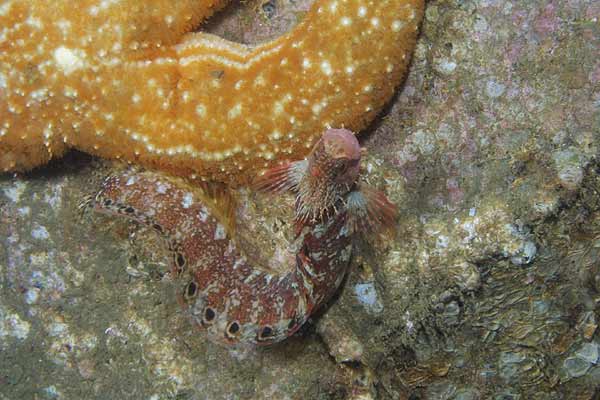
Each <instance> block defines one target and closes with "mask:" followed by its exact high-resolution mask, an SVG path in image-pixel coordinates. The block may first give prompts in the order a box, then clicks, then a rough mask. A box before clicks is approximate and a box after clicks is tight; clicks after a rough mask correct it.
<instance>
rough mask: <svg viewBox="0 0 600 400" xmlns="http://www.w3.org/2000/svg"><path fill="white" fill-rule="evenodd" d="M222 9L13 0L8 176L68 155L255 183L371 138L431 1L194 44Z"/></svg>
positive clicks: (324, 4)
mask: <svg viewBox="0 0 600 400" xmlns="http://www.w3.org/2000/svg"><path fill="white" fill-rule="evenodd" d="M223 3H224V1H222V0H221V1H218V0H195V1H192V0H153V1H143V2H142V1H137V0H121V1H116V0H102V1H100V0H80V1H78V2H76V3H74V2H72V1H67V0H50V1H48V0H45V1H41V0H28V1H17V0H0V171H19V170H27V169H30V168H33V167H35V166H38V165H41V164H44V163H46V162H47V161H49V160H50V159H52V158H55V157H58V156H61V155H62V154H63V153H64V152H65V151H66V150H67V149H69V148H76V149H79V150H81V151H84V152H88V153H91V154H95V155H98V156H101V157H106V158H112V159H124V160H127V161H129V162H133V163H138V164H142V165H145V166H149V167H153V168H159V169H162V170H165V171H168V172H170V173H174V174H178V175H184V176H190V175H197V176H199V177H202V178H206V179H212V180H221V181H226V182H230V183H235V182H237V183H243V182H247V181H248V180H249V179H250V178H251V177H253V176H255V174H256V171H257V170H259V169H263V168H266V167H272V166H273V165H274V164H275V163H277V162H279V161H281V160H283V159H297V158H299V157H303V156H305V155H306V154H307V153H308V152H309V150H310V148H311V147H312V145H313V144H314V142H315V141H316V140H317V138H318V137H319V136H320V133H321V132H322V131H323V129H324V128H325V127H330V126H333V127H342V126H343V127H346V128H349V129H352V130H354V131H358V130H360V129H362V128H364V127H365V126H366V125H367V124H368V123H369V122H370V121H371V120H372V119H373V118H374V116H375V115H376V113H377V112H378V111H379V110H380V109H381V107H382V105H383V104H384V103H385V102H386V101H387V100H388V99H389V98H390V97H391V95H392V93H393V92H394V89H395V88H396V87H397V86H398V84H399V83H400V81H401V79H402V77H403V76H404V73H405V71H406V67H407V64H408V62H409V58H410V54H411V51H412V49H413V47H414V43H415V37H416V34H417V30H418V24H419V21H420V20H421V17H422V11H423V3H424V2H423V0H315V1H314V3H313V5H312V6H311V8H310V10H309V11H308V12H307V14H306V15H305V17H304V18H303V20H302V21H301V22H300V23H299V24H298V25H297V26H296V27H295V28H294V29H292V30H291V31H290V32H289V33H287V34H285V35H283V36H281V37H279V38H277V39H275V40H273V41H271V42H267V43H264V44H261V45H258V46H253V47H252V46H246V45H242V44H238V43H233V42H229V41H226V40H224V39H222V38H219V37H217V36H214V35H210V34H207V33H203V32H192V30H193V29H195V28H197V26H198V24H200V23H201V22H202V21H203V20H204V19H205V18H207V17H208V16H210V15H211V14H212V13H213V12H214V11H215V10H217V9H219V8H220V7H222V6H223Z"/></svg>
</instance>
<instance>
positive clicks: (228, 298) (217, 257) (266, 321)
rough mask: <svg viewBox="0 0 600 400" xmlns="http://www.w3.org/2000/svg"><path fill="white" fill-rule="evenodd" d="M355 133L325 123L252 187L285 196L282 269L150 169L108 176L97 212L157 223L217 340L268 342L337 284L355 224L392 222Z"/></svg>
mask: <svg viewBox="0 0 600 400" xmlns="http://www.w3.org/2000/svg"><path fill="white" fill-rule="evenodd" d="M360 159H361V149H360V146H359V144H358V141H357V140H356V138H355V136H354V134H353V133H352V132H350V131H348V130H345V129H329V130H327V131H326V132H325V133H324V134H323V136H322V137H321V138H320V139H319V140H318V141H317V143H316V144H315V146H314V147H313V149H312V151H311V153H310V154H309V156H308V157H307V158H306V159H305V160H301V161H296V162H291V163H288V164H284V165H281V166H279V167H276V168H274V169H271V170H269V171H267V172H266V173H265V174H264V175H262V176H260V177H259V178H257V179H256V181H255V184H254V188H255V189H258V190H262V191H267V192H272V193H283V192H291V193H293V194H295V196H296V202H295V218H296V220H295V228H296V231H295V235H296V240H295V241H294V243H295V254H294V255H293V257H291V258H290V259H289V260H288V259H286V260H288V261H290V263H291V265H284V266H282V268H280V270H281V271H283V272H273V270H272V269H269V268H264V267H261V266H260V265H255V263H254V260H256V259H260V257H256V256H255V254H252V253H256V252H257V251H260V250H259V249H258V250H257V249H256V248H255V247H254V248H248V247H244V246H243V244H242V241H239V240H237V239H236V234H235V232H233V231H232V230H229V229H227V227H226V225H227V224H225V223H224V222H223V221H222V215H220V214H219V211H218V210H215V209H214V204H213V203H212V202H211V200H210V198H209V197H208V196H207V195H206V194H204V193H201V192H200V191H199V190H198V189H197V188H195V187H192V186H190V185H189V184H186V183H185V182H184V181H182V180H179V179H175V178H170V177H167V176H164V175H158V174H156V173H153V172H141V173H132V172H125V173H124V174H122V175H120V176H111V177H109V178H107V179H106V181H105V182H104V184H103V185H102V188H101V190H100V192H99V193H98V194H97V195H96V196H95V197H94V199H93V200H92V201H91V206H92V208H93V209H94V210H96V211H99V212H102V213H107V214H113V215H122V216H126V217H128V218H130V219H133V220H135V221H138V222H140V223H142V224H145V225H147V226H150V227H152V228H154V230H155V231H156V232H157V233H158V234H159V235H161V237H163V238H164V240H165V242H166V243H167V246H168V248H169V251H170V253H171V265H172V271H173V274H174V275H175V276H178V277H180V278H181V279H186V280H187V284H186V285H185V288H184V290H183V294H182V299H183V302H182V304H184V308H185V310H186V312H187V313H188V314H189V316H190V318H191V320H192V322H193V323H194V324H195V325H197V326H198V327H201V328H203V329H205V330H206V332H207V335H208V338H209V339H211V340H212V341H214V342H218V343H221V344H229V345H231V344H258V345H265V344H272V343H276V342H279V341H282V340H284V339H285V338H287V337H289V336H291V335H292V334H294V333H295V332H296V331H298V329H299V328H300V327H301V326H302V325H303V324H304V323H305V322H306V321H307V319H308V318H309V317H310V316H311V315H312V314H313V313H314V312H315V311H316V310H317V309H319V307H320V306H322V305H323V304H324V303H326V302H327V301H328V300H329V299H330V298H331V297H332V295H333V294H334V293H335V292H336V290H337V288H338V287H339V286H340V284H341V282H342V281H343V279H344V276H345V274H346V272H347V269H348V265H349V261H350V256H351V252H352V236H353V234H354V233H356V232H357V231H358V230H362V231H369V230H370V229H371V230H377V228H378V227H379V226H383V227H385V226H389V225H390V224H392V223H393V221H394V218H395V216H396V208H395V206H394V205H393V204H392V203H391V202H390V201H389V200H388V199H387V198H386V197H385V195H384V194H383V193H381V192H378V191H376V190H374V189H372V188H370V187H368V186H367V185H365V184H364V183H362V182H360V180H359V178H360Z"/></svg>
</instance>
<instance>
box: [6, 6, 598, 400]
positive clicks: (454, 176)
mask: <svg viewBox="0 0 600 400" xmlns="http://www.w3.org/2000/svg"><path fill="white" fill-rule="evenodd" d="M309 4H310V1H291V0H280V1H274V0H269V1H250V2H244V4H243V5H237V6H233V7H231V8H230V9H229V10H226V11H225V13H224V14H223V15H221V16H219V17H217V18H215V20H214V21H212V22H211V23H210V24H209V25H210V28H211V30H212V31H213V32H215V33H217V34H220V35H222V36H226V37H228V38H230V39H234V40H238V41H243V42H260V41H261V40H265V39H267V38H270V37H273V36H276V35H278V34H279V33H280V32H282V31H285V30H287V29H289V28H290V26H291V25H293V24H294V23H296V22H297V20H298V19H300V18H302V13H303V11H304V10H306V8H307V7H308V5H309ZM361 140H362V142H363V144H364V146H365V147H366V148H367V149H368V156H367V160H366V164H365V167H366V170H367V171H368V179H369V181H370V182H372V183H373V184H375V185H378V186H379V187H380V188H385V190H386V191H387V193H388V194H389V196H390V197H391V198H392V199H393V200H394V201H395V202H396V203H397V204H398V206H399V209H400V217H399V219H398V227H397V230H396V232H395V235H394V237H393V238H386V239H383V240H377V239H374V238H366V240H363V241H362V242H361V243H359V244H358V246H357V251H356V256H355V259H354V265H353V272H352V274H351V275H350V276H349V277H348V279H347V282H346V284H345V288H344V290H343V291H342V292H341V293H340V296H339V298H338V299H336V301H335V302H333V304H332V306H331V307H330V308H329V309H328V310H327V312H326V313H325V315H323V316H321V318H320V319H316V320H315V324H316V325H317V328H316V329H315V326H314V325H312V326H307V327H306V329H304V330H303V332H302V335H299V336H298V337H294V338H292V339H290V340H289V341H287V342H285V343H284V344H282V345H280V346H276V347H272V348H268V349H257V350H244V351H242V350H231V349H223V348H220V347H217V346H215V345H213V344H211V343H210V342H207V341H206V340H205V339H204V338H203V336H202V334H201V333H199V332H195V331H193V330H192V328H191V326H190V324H189V323H188V321H187V320H186V319H185V318H184V317H183V316H182V315H181V314H180V308H179V306H178V304H177V300H176V295H175V294H176V291H177V290H178V287H177V284H176V283H174V282H172V281H171V280H170V278H169V276H168V274H165V272H166V270H167V269H166V265H165V259H164V258H163V254H162V252H161V246H160V243H158V241H157V240H156V238H155V237H154V236H153V235H152V233H151V232H149V231H147V230H144V229H142V228H139V227H138V226H136V225H135V224H132V223H129V222H127V221H118V220H112V219H108V218H105V217H99V216H89V215H83V216H82V215H80V213H79V210H78V204H79V203H80V202H81V201H82V200H83V199H84V198H85V196H86V195H88V194H90V193H91V192H93V191H94V188H95V187H97V186H98V183H99V182H100V180H101V179H102V177H103V176H105V175H107V174H108V173H110V170H111V168H113V166H112V165H111V164H110V163H107V162H104V161H100V160H96V159H91V158H89V157H87V156H83V155H81V154H71V155H69V156H68V157H66V158H65V159H64V160H61V161H60V162H56V163H54V164H52V165H51V166H48V167H46V168H44V169H41V170H38V171H35V172H33V173H31V174H27V175H25V176H23V175H21V176H3V177H2V178H0V349H1V352H0V399H1V400H5V399H17V398H37V399H80V398H86V399H105V398H122V399H171V398H172V399H264V398H277V399H293V398H303V399H346V398H348V399H369V398H380V399H409V398H411V399H417V398H418V399H462V400H466V399H564V398H568V399H571V398H577V399H593V398H596V397H595V396H597V395H598V393H599V391H600V385H599V384H598V382H600V360H599V359H598V352H599V346H600V332H599V330H598V329H597V326H598V319H599V318H600V314H599V313H600V261H599V260H600V177H599V175H598V172H599V171H600V164H599V163H598V160H597V158H598V155H599V147H598V146H599V145H600V143H599V142H600V6H599V5H598V2H596V1H593V0H560V1H558V0H557V1H548V0H535V1H530V2H501V1H494V0H467V1H442V0H437V1H430V2H428V4H427V11H426V18H425V21H424V24H423V27H422V34H421V38H420V40H419V44H418V47H417V51H416V54H415V58H414V61H413V65H412V69H411V73H410V75H409V77H408V79H407V81H406V82H405V84H404V86H403V87H402V89H401V90H400V92H399V93H398V95H397V96H396V98H395V99H394V101H393V102H392V103H391V104H390V105H389V107H388V109H387V110H386V112H385V113H384V114H383V115H382V117H381V118H380V119H379V120H378V121H377V123H376V124H374V125H373V126H372V127H371V129H370V130H369V131H368V132H365V133H363V135H362V136H361Z"/></svg>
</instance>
